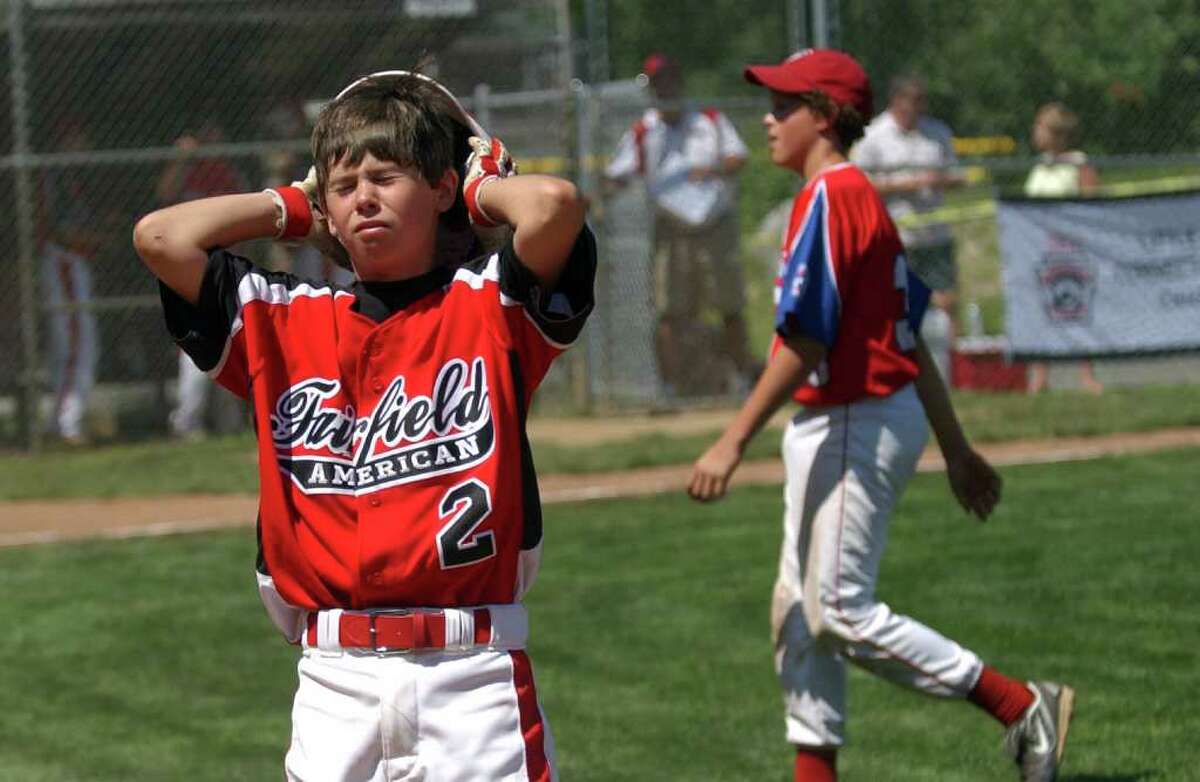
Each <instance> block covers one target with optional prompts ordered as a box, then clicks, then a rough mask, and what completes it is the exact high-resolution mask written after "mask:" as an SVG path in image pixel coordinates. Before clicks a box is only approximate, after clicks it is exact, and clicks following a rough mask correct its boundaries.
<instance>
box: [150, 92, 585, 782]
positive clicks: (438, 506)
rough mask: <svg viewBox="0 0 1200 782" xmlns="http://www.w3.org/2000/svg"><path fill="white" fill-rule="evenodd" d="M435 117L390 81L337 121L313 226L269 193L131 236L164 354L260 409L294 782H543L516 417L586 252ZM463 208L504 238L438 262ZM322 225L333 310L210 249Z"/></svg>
mask: <svg viewBox="0 0 1200 782" xmlns="http://www.w3.org/2000/svg"><path fill="white" fill-rule="evenodd" d="M447 96H448V93H444V92H443V91H442V88H441V87H440V85H437V84H436V82H433V81H432V80H430V79H427V78H425V77H421V76H416V75H412V74H404V73H400V74H396V75H389V76H379V77H373V78H370V79H367V80H366V81H364V82H362V83H360V84H358V85H357V86H355V87H353V88H351V89H349V90H348V91H347V92H345V93H343V95H341V96H339V97H338V98H337V99H335V100H334V101H333V102H331V103H330V104H329V105H328V106H327V107H326V108H325V109H324V111H323V112H322V114H321V115H320V118H319V119H318V121H317V124H316V128H315V130H314V132H313V137H312V149H313V158H314V161H315V164H316V170H315V182H312V181H310V182H307V183H306V185H305V186H306V187H310V188H312V190H313V195H315V199H316V207H317V208H316V209H313V208H312V206H311V204H310V194H309V193H306V192H305V190H304V188H302V187H281V188H277V189H274V190H269V191H266V192H261V193H243V194H238V195H229V196H220V197H215V198H208V199H203V200H198V201H192V202H189V203H184V204H179V205H175V206H171V207H169V208H166V209H163V210H160V211H157V212H154V213H152V214H150V215H148V216H146V217H144V218H143V219H142V220H141V221H140V222H139V223H138V225H137V227H136V229H135V232H134V243H135V245H136V247H137V250H138V253H139V254H140V255H141V257H142V259H143V260H144V261H145V263H146V265H147V266H148V267H149V268H150V270H151V271H152V272H154V274H155V275H156V276H157V277H158V278H159V280H160V281H161V283H162V297H163V304H164V309H165V313H166V319H167V325H168V328H169V329H170V331H171V333H172V334H173V335H174V336H175V338H176V340H177V341H178V342H179V344H180V345H181V347H183V349H184V350H186V351H187V352H188V354H189V355H190V356H191V357H192V358H193V359H194V360H195V361H196V363H197V364H198V365H200V366H202V367H205V368H207V369H208V370H209V371H210V372H211V374H213V376H214V377H215V378H216V380H217V381H218V382H219V383H221V384H223V385H225V386H226V387H228V388H229V389H231V390H233V391H234V392H235V393H238V394H240V395H242V396H246V397H248V398H249V399H250V400H251V403H252V406H253V410H254V418H255V423H256V428H257V431H258V461H259V481H260V494H261V496H260V506H259V508H260V510H259V524H258V532H259V544H260V545H259V561H258V581H259V587H260V591H261V593H262V595H263V599H264V602H265V603H266V605H267V608H268V612H269V613H270V614H271V617H272V619H273V620H274V621H275V622H276V623H277V624H278V625H279V627H280V629H281V630H282V631H283V632H284V633H285V635H286V636H287V637H288V639H289V640H291V641H292V642H295V643H298V644H300V645H301V647H302V649H303V653H302V656H301V659H300V661H299V666H298V672H299V687H298V689H297V692H296V696H295V703H294V707H293V711H292V739H291V746H290V748H289V750H288V753H287V758H286V761H285V768H286V774H287V778H288V779H291V780H313V781H314V782H328V780H363V781H364V782H365V781H366V780H401V779H406V780H407V779H411V780H416V779H424V780H434V779H436V780H439V781H442V780H446V781H454V782H466V781H467V780H476V781H479V782H482V781H483V780H489V781H491V780H512V781H516V780H521V781H525V780H538V781H539V782H549V780H553V779H555V778H556V772H555V768H554V752H553V742H552V739H551V736H550V733H549V730H548V729H547V726H546V723H545V720H544V719H543V717H542V713H541V710H540V707H539V705H538V697H537V693H536V690H535V688H534V680H533V676H532V673H531V669H530V663H529V659H528V657H527V656H526V653H525V652H524V651H523V649H524V647H525V642H526V634H527V621H526V615H525V610H524V608H523V607H522V605H521V603H520V600H521V597H522V595H523V594H524V593H525V591H526V590H527V589H528V588H529V586H530V584H531V583H532V582H533V579H534V576H535V574H536V572H537V568H538V558H539V552H540V546H541V537H542V529H541V509H540V503H539V499H538V493H537V483H536V478H535V476H534V473H533V464H532V460H531V457H530V449H529V444H528V441H527V439H526V436H525V416H526V412H527V411H528V409H529V404H530V401H531V397H532V395H533V392H534V389H535V388H537V386H538V383H539V381H541V380H542V378H543V376H544V375H545V373H546V371H547V369H548V368H549V366H550V363H551V361H553V360H554V358H555V357H556V356H557V355H558V354H559V353H560V352H561V351H562V350H563V349H564V348H566V347H567V346H568V345H569V344H570V343H571V342H572V341H573V340H574V339H575V338H576V337H577V336H578V334H579V332H580V329H581V328H582V326H583V323H584V319H585V318H586V317H587V314H588V312H589V311H590V309H591V306H592V281H593V278H594V273H595V246H594V243H593V239H592V235H591V233H590V232H589V231H588V229H587V228H586V227H585V226H584V207H583V205H582V202H581V199H580V197H579V194H578V193H577V191H576V189H575V187H574V186H573V185H571V184H570V183H569V182H566V181H564V180H561V179H557V178H554V177H549V176H536V175H526V176H506V175H507V174H509V173H510V172H511V171H512V164H511V158H509V156H508V153H507V151H506V150H505V149H504V147H503V145H502V144H501V143H500V142H499V141H498V140H496V139H492V140H490V141H484V140H480V139H478V138H475V139H471V141H470V144H471V147H470V148H471V149H472V150H473V151H472V152H471V155H470V157H469V158H467V157H466V155H465V154H464V155H462V157H459V152H460V151H459V148H458V146H457V141H462V142H463V144H466V143H467V140H466V136H465V135H464V134H463V125H464V124H465V119H466V118H465V117H464V116H463V114H462V113H457V112H456V109H457V107H456V104H455V105H454V106H451V105H449V104H448V101H447ZM472 122H473V121H472ZM476 127H477V126H476ZM462 159H466V160H467V163H466V166H465V175H463V174H460V170H459V169H458V168H457V167H456V164H457V163H458V161H459V160H462ZM464 208H465V210H467V211H466V212H461V213H462V214H463V215H465V214H466V213H467V212H469V214H470V215H471V219H472V221H474V222H475V223H478V224H487V225H491V224H502V225H507V226H510V227H511V229H512V235H511V240H510V241H508V242H507V243H506V244H505V245H504V246H503V248H502V249H500V250H499V251H498V252H494V253H491V254H485V255H482V256H480V257H477V258H474V259H463V258H456V257H447V256H448V255H451V253H448V252H447V248H448V247H450V246H452V244H453V243H452V242H451V241H450V238H452V234H453V230H452V229H453V228H454V227H455V220H456V219H457V218H456V217H455V215H456V213H457V212H460V211H461V210H463V209H464ZM462 224H463V225H465V218H464V220H463V223H462ZM326 225H327V229H328V234H329V235H330V236H332V238H333V239H335V240H336V241H337V242H338V243H339V244H340V246H342V247H343V248H344V249H345V251H346V253H347V255H348V258H349V261H350V263H351V264H352V265H353V267H354V270H355V272H356V275H357V280H356V281H355V283H354V284H353V285H351V286H349V287H348V288H335V287H326V286H324V285H319V284H315V283H308V282H305V281H302V280H300V279H298V278H295V277H292V276H290V275H287V274H281V273H271V272H266V271H263V270H261V269H259V268H257V267H256V266H254V265H253V264H252V263H251V262H250V261H248V260H246V259H245V258H240V257H237V256H235V255H232V254H230V253H229V252H227V251H226V250H223V249H221V248H223V247H226V246H229V245H232V244H236V243H238V242H243V241H246V240H250V239H259V238H265V237H276V238H280V239H285V240H286V239H293V238H297V237H305V236H316V237H317V238H319V237H320V236H321V235H322V228H323V227H324V226H326ZM314 230H315V231H316V233H315V234H314V233H313V231H314ZM464 260H465V262H462V261H464Z"/></svg>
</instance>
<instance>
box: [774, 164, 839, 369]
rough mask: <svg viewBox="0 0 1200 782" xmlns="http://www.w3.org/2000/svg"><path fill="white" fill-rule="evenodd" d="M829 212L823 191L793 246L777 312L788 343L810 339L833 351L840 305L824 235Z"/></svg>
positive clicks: (777, 321) (777, 324)
mask: <svg viewBox="0 0 1200 782" xmlns="http://www.w3.org/2000/svg"><path fill="white" fill-rule="evenodd" d="M827 209H828V201H827V200H826V196H825V190H824V188H820V189H819V190H818V191H817V194H816V197H815V198H814V199H813V204H812V208H811V210H810V211H809V214H808V219H807V220H806V221H805V223H804V225H803V226H802V227H801V229H800V232H799V234H798V236H797V237H796V240H795V241H794V242H793V243H792V252H791V255H790V256H789V257H788V260H787V267H786V269H785V270H784V273H783V279H782V286H781V290H780V297H779V305H778V306H777V307H776V309H775V331H776V332H777V333H778V334H779V336H781V337H783V338H785V339H786V338H788V337H809V338H810V339H815V340H816V341H818V342H820V343H821V344H823V345H825V347H832V345H833V343H834V341H836V340H837V333H838V320H839V316H840V314H841V313H840V311H841V302H840V300H839V297H838V290H837V280H836V279H835V277H834V272H833V259H832V258H830V257H829V242H828V237H826V235H825V231H826V226H825V216H826V211H827Z"/></svg>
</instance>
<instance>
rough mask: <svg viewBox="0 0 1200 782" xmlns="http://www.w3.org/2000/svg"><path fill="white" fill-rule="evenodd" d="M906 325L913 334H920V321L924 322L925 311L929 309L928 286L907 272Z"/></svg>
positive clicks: (911, 272) (910, 271)
mask: <svg viewBox="0 0 1200 782" xmlns="http://www.w3.org/2000/svg"><path fill="white" fill-rule="evenodd" d="M907 288H908V325H909V327H910V328H911V329H912V333H913V334H920V333H921V321H923V320H925V310H927V309H929V296H930V291H929V286H927V285H926V284H925V283H923V282H921V278H920V277H918V276H917V275H915V274H913V270H912V269H909V270H908V286H907Z"/></svg>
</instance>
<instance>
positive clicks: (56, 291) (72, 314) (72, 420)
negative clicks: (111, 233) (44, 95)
mask: <svg viewBox="0 0 1200 782" xmlns="http://www.w3.org/2000/svg"><path fill="white" fill-rule="evenodd" d="M91 147H92V144H91V138H90V137H89V135H88V133H87V131H86V129H85V128H84V126H83V125H82V124H81V123H80V122H78V121H76V120H68V121H67V122H65V123H64V125H63V127H62V136H61V140H60V141H59V143H58V145H57V149H56V151H58V152H82V151H85V150H88V149H91ZM99 203H100V201H99V199H98V198H97V197H96V196H95V195H94V194H93V193H92V192H91V191H90V189H89V184H88V182H87V181H86V178H85V176H84V169H83V168H82V167H80V166H55V167H50V168H47V169H45V170H44V171H43V173H42V176H41V179H40V183H39V191H38V201H37V210H38V229H39V237H38V239H39V244H38V255H39V258H40V259H41V288H42V296H43V298H44V301H45V305H46V309H47V315H46V321H47V326H48V329H47V330H48V332H49V338H50V342H49V359H50V374H51V377H52V382H53V384H54V409H53V411H52V412H51V414H50V416H49V419H48V420H47V421H46V429H47V430H48V431H49V432H50V433H51V434H54V435H56V436H58V437H60V438H62V440H63V441H64V442H67V443H70V444H72V445H83V444H85V443H87V442H88V439H89V433H88V431H87V428H86V425H85V416H86V414H87V407H88V399H89V397H90V395H91V392H92V388H93V387H94V386H95V385H96V364H97V361H98V359H99V355H98V352H99V351H98V344H97V339H96V315H95V313H94V312H93V311H92V309H91V301H92V269H91V267H92V263H93V261H94V260H95V258H96V255H97V253H98V252H99V251H100V248H101V247H102V246H103V243H104V242H105V241H106V233H105V231H104V226H105V225H106V224H107V221H106V219H105V216H104V215H102V214H101V211H100V210H99V208H98V204H99Z"/></svg>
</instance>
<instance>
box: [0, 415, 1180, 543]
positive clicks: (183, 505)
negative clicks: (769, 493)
mask: <svg viewBox="0 0 1200 782" xmlns="http://www.w3.org/2000/svg"><path fill="white" fill-rule="evenodd" d="M659 423H660V424H661V423H662V422H659ZM707 423H708V422H707V421H700V422H698V423H697V422H695V421H693V422H692V423H691V424H689V427H690V426H692V425H695V426H704V425H706V424H707ZM710 428H711V427H710ZM570 431H571V437H572V439H573V440H574V441H576V442H579V441H580V438H582V437H586V436H587V432H586V431H583V432H581V430H580V429H579V428H578V427H571V430H570ZM603 431H607V430H601V429H597V434H596V435H595V436H596V437H599V436H601V432H603ZM680 431H682V430H680ZM540 434H541V436H543V437H545V438H547V439H553V436H552V433H551V432H549V431H542V432H540ZM1185 447H1200V428H1187V429H1164V430H1159V431H1156V432H1144V433H1138V434H1119V435H1107V436H1103V437H1088V438H1083V437H1080V438H1064V439H1057V440H1022V441H1013V442H1008V443H996V444H991V445H982V446H980V450H982V451H983V452H984V453H985V454H986V455H987V456H988V458H989V459H991V460H992V461H993V463H995V464H997V465H1015V464H1047V463H1052V462H1063V461H1077V460H1082V459H1093V458H1097V457H1100V456H1108V455H1117V454H1131V453H1147V452H1151V451H1159V450H1167V449H1171V448H1185ZM920 469H921V470H922V471H925V472H929V471H936V470H940V469H942V463H941V459H940V457H939V456H938V454H937V452H936V449H930V450H929V451H928V452H926V454H925V455H924V457H923V458H922V459H921V466H920ZM690 472H691V468H690V466H689V465H670V466H666V467H655V468H650V469H644V470H635V471H623V472H610V473H600V474H593V475H543V476H541V478H540V486H541V491H542V499H543V501H544V502H546V503H558V502H577V501H583V500H593V499H606V498H614V497H633V496H643V495H648V494H657V493H662V492H671V491H682V490H683V488H684V487H685V486H686V485H687V480H688V477H689V475H690ZM782 482H783V464H782V463H781V462H780V461H779V460H778V459H765V460H760V461H753V462H747V463H746V464H744V465H742V467H741V469H739V470H738V473H737V475H736V476H735V479H734V486H749V485H756V484H757V485H763V484H767V485H770V484H781V483H782ZM257 510H258V502H257V498H256V497H255V496H254V495H236V494H235V495H180V496H170V497H154V498H130V499H112V500H61V501H59V500H35V501H21V502H9V503H4V504H2V505H0V546H22V545H32V544H37V543H51V542H58V541H66V540H82V539H89V538H126V537H140V536H147V535H167V534H176V533H183V532H195V531H201V530H210V529H220V528H223V527H240V526H249V525H251V524H253V523H254V520H255V518H256V517H257Z"/></svg>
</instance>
